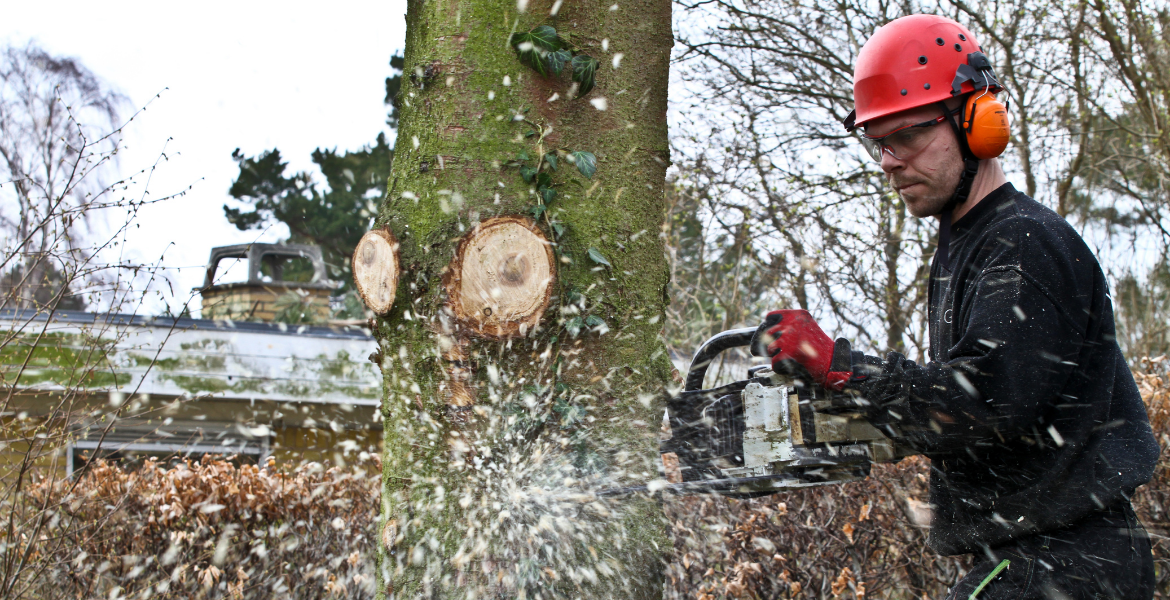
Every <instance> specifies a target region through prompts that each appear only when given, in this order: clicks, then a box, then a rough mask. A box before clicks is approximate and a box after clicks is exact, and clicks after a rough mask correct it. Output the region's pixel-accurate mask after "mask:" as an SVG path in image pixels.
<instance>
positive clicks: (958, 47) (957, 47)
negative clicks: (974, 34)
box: [955, 44, 963, 52]
mask: <svg viewBox="0 0 1170 600" xmlns="http://www.w3.org/2000/svg"><path fill="white" fill-rule="evenodd" d="M962 51H963V47H962V46H960V45H958V44H955V52H962Z"/></svg>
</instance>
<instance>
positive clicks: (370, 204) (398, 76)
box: [223, 55, 403, 317]
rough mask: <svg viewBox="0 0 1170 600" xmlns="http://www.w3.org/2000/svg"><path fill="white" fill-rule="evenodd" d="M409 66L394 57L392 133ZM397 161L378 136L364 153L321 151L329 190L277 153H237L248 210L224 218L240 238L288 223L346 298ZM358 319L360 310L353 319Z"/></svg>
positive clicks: (235, 194) (236, 191)
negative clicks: (315, 249) (359, 248)
mask: <svg viewBox="0 0 1170 600" xmlns="http://www.w3.org/2000/svg"><path fill="white" fill-rule="evenodd" d="M402 65H403V62H402V57H401V56H398V55H394V56H392V57H390V67H391V68H392V69H394V71H395V72H394V74H393V75H391V76H390V77H387V78H386V98H385V102H386V104H387V106H389V107H390V109H389V113H388V115H387V119H386V124H387V125H388V126H389V127H390V128H391V129H396V128H397V127H398V109H397V107H396V106H395V100H396V98H397V95H398V90H399V89H400V88H401V86H402ZM393 157H394V149H393V148H391V147H390V145H389V143H388V142H387V140H386V134H385V133H379V134H378V137H377V139H376V140H375V141H374V143H373V144H371V145H369V146H365V147H363V148H360V149H358V150H350V151H342V152H339V151H337V150H336V149H334V150H323V149H321V148H318V149H316V150H314V151H313V154H312V159H313V164H315V165H317V168H318V169H319V170H320V174H321V176H323V177H324V183H323V184H322V183H321V182H319V180H318V179H317V178H316V177H314V175H313V174H312V173H310V172H307V171H299V172H296V173H292V174H286V170H287V167H288V163H287V162H285V161H284V160H283V158H282V157H281V154H280V150H279V149H277V148H273V149H272V150H268V151H265V152H262V153H260V154H259V155H256V156H247V155H245V154H244V153H243V152H241V151H240V149H239V148H236V150H235V151H234V152H232V159H233V160H235V161H236V163H237V164H239V167H240V172H239V175H237V176H236V179H235V181H233V182H232V186H231V188H230V189H229V190H228V193H229V194H231V196H232V198H234V199H235V200H237V201H239V202H241V203H243V204H244V205H245V206H244V207H242V208H233V207H231V206H228V205H224V207H223V210H224V215H225V216H226V217H227V220H228V221H230V222H231V223H232V224H233V225H235V226H236V227H237V228H239V229H240V230H241V231H247V230H252V229H263V228H266V227H269V226H271V225H273V224H274V223H284V224H285V225H287V226H288V230H289V238H288V239H287V240H285V241H286V242H289V243H305V244H315V245H318V246H320V247H321V251H322V254H323V256H324V258H325V263H326V264H327V265H328V269H329V276H330V277H331V278H333V279H335V280H337V281H340V282H342V283H343V286H342V288H341V290H340V292H339V293H342V294H346V293H347V292H348V291H349V290H350V289H351V287H352V285H351V280H352V277H351V276H350V264H349V262H350V255H351V254H352V253H353V249H354V246H356V245H357V242H358V240H359V239H361V237H362V234H363V233H365V232H366V231H367V230H369V228H370V226H371V224H372V222H373V221H372V219H373V217H374V215H375V213H376V212H377V203H378V201H379V200H380V199H381V197H382V195H383V193H384V192H385V190H386V177H387V175H389V173H390V161H391V159H393ZM297 266H298V265H295V264H290V265H289V266H288V267H287V268H286V272H285V278H286V279H292V280H296V279H298V278H299V277H301V276H306V277H307V276H308V275H310V273H299V272H297ZM304 268H308V267H304ZM353 308H355V309H357V308H358V307H356V306H355V307H353ZM347 312H354V311H347ZM359 315H360V309H358V310H357V314H353V315H347V316H354V317H356V316H359Z"/></svg>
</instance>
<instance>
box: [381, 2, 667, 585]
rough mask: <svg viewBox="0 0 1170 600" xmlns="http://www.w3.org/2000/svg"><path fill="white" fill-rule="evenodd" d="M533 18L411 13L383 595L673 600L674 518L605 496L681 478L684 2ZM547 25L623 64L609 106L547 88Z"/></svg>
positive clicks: (435, 7) (392, 317)
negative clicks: (669, 294)
mask: <svg viewBox="0 0 1170 600" xmlns="http://www.w3.org/2000/svg"><path fill="white" fill-rule="evenodd" d="M520 4H521V6H518V5H516V4H513V3H511V2H506V1H505V2H487V1H485V0H432V1H430V2H423V1H421V0H411V1H410V3H409V6H408V12H407V16H406V18H407V41H406V52H405V54H406V69H405V71H404V72H405V74H406V78H407V80H408V81H404V85H403V88H404V89H403V91H402V93H400V95H399V103H400V107H399V108H400V110H401V121H400V129H399V133H398V142H397V145H396V150H395V158H394V164H393V167H392V170H391V175H390V182H389V186H388V192H387V196H386V200H385V201H384V202H383V204H382V208H381V212H380V215H379V218H378V220H377V226H378V227H383V226H384V227H386V228H387V229H389V230H390V231H391V232H392V234H393V236H394V237H395V238H396V239H397V240H398V242H399V258H400V261H401V263H400V264H401V278H400V279H399V282H398V286H397V289H398V292H397V294H396V297H395V299H394V304H393V306H392V307H391V308H390V310H389V312H387V313H386V314H385V315H383V316H381V317H379V320H378V322H377V327H376V336H377V338H378V340H379V343H380V348H381V349H380V350H379V353H377V354H376V355H375V356H374V357H372V358H374V359H375V360H377V361H379V362H380V363H381V366H382V371H383V374H384V377H385V397H384V404H383V416H384V418H385V447H384V453H385V458H384V461H383V483H384V486H383V505H382V516H381V519H382V521H381V529H380V536H379V537H380V540H381V542H382V544H381V550H382V552H381V562H380V569H379V572H380V577H381V581H380V586H381V589H382V590H383V592H384V593H385V595H386V597H393V598H415V597H428V598H431V597H434V598H496V597H501V598H502V597H507V598H525V597H527V598H556V597H583V598H593V597H597V598H602V597H606V598H658V597H660V596H661V593H662V583H663V566H664V561H665V558H666V557H665V552H666V551H667V549H668V548H669V547H670V546H669V544H668V543H667V540H666V536H665V521H664V519H663V516H662V511H661V506H660V504H659V503H658V502H657V501H656V500H654V499H652V498H647V497H645V496H628V497H620V498H616V499H610V498H599V497H597V496H595V495H593V492H596V491H598V490H600V489H606V488H611V487H614V486H626V485H635V484H643V483H647V482H649V481H651V480H654V479H657V478H659V477H660V475H659V471H658V469H659V467H658V465H659V464H660V461H659V459H658V453H657V443H658V442H657V431H658V424H659V423H660V421H661V418H662V410H663V408H662V403H661V392H662V391H663V390H664V388H665V386H666V385H668V383H669V381H670V374H671V364H670V361H669V358H668V356H667V355H666V352H665V348H664V346H663V344H662V342H661V339H660V337H659V335H660V332H661V328H662V317H663V314H664V310H665V304H666V297H665V290H666V284H667V277H668V271H667V264H666V260H665V259H664V257H663V244H662V240H661V238H660V235H659V234H660V232H661V227H662V220H663V215H664V209H665V203H664V197H663V185H664V178H665V172H666V167H667V164H668V161H669V156H668V149H667V148H668V147H667V137H666V88H667V69H668V64H669V53H670V49H671V45H672V41H673V39H672V36H671V30H670V23H671V15H670V11H671V4H670V1H669V0H633V1H626V0H621V1H620V2H618V3H616V4H613V3H612V2H606V3H597V2H591V1H585V2H565V3H563V4H562V2H561V1H560V0H556V1H555V3H554V2H552V1H545V0H533V1H532V2H531V3H528V2H525V0H520ZM525 4H526V5H527V6H522V5H525ZM611 4H612V6H611ZM520 9H526V10H520ZM558 9H559V13H558V14H555V15H550V13H552V12H555V11H557V10H558ZM542 25H548V26H552V27H554V28H555V29H556V32H557V34H559V36H560V37H561V38H563V40H564V45H565V46H566V48H567V51H568V52H570V53H573V54H577V55H579V56H580V57H582V58H581V61H582V64H587V61H585V60H584V58H583V57H584V56H586V55H587V56H590V57H593V58H595V59H597V61H599V65H600V66H599V67H598V68H597V70H596V87H595V88H594V89H592V90H588V89H586V88H587V87H588V86H581V85H574V84H573V83H572V82H571V80H570V78H571V75H570V73H571V72H572V71H573V69H572V66H570V65H569V64H566V65H565V72H564V73H563V74H562V75H561V76H555V75H552V74H549V75H547V76H541V75H540V74H538V73H537V72H536V71H535V70H534V69H533V68H531V66H529V65H526V64H524V63H522V62H521V58H520V57H519V56H518V54H517V52H516V50H514V48H513V44H512V43H511V42H512V40H513V38H512V37H511V36H512V34H513V33H520V34H524V33H526V32H530V31H532V30H533V29H534V28H536V27H538V26H542ZM517 39H519V38H517ZM557 43H558V44H560V42H557ZM530 47H531V46H524V45H523V44H521V48H520V50H521V51H524V50H526V49H527V48H530ZM619 54H621V55H622V56H618V55H619ZM623 57H624V60H623ZM565 58H566V59H568V58H569V56H568V54H566V55H565ZM574 90H584V91H585V92H586V93H585V94H581V97H579V98H573V96H574ZM578 152H580V153H591V155H592V156H595V157H596V173H590V169H589V167H590V166H591V165H590V162H591V161H590V160H589V159H590V155H587V154H573V153H578ZM586 175H592V176H591V177H586Z"/></svg>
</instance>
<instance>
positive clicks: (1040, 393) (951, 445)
mask: <svg viewBox="0 0 1170 600" xmlns="http://www.w3.org/2000/svg"><path fill="white" fill-rule="evenodd" d="M975 285H976V289H975V290H974V294H973V295H971V296H969V297H970V298H972V300H971V301H970V302H969V305H968V306H965V307H964V310H963V313H964V314H963V315H962V318H963V319H964V327H963V328H962V331H963V332H964V333H963V335H962V337H961V338H960V339H958V341H957V343H956V344H955V346H954V347H952V348H950V349H949V352H946V353H944V354H943V355H945V356H949V357H950V359H949V360H947V361H946V362H931V363H928V364H926V365H918V364H916V363H914V362H913V361H910V360H908V359H906V358H905V357H903V356H902V355H900V354H898V353H894V352H891V353H890V354H889V355H888V356H887V357H886V359H885V360H884V361H882V360H880V359H877V360H873V359H872V358H871V359H868V360H863V361H861V364H857V365H855V366H856V367H857V370H858V372H860V373H862V374H865V375H866V377H865V378H864V379H863V380H862V381H859V382H858V383H857V384H856V389H857V390H858V392H859V393H860V395H861V396H862V397H863V398H865V399H866V400H867V401H868V408H867V412H868V415H867V416H868V417H869V419H870V420H871V422H873V423H874V424H875V425H878V426H879V427H882V428H884V429H886V430H887V431H888V432H889V433H891V434H893V435H895V436H897V437H899V438H900V439H901V440H902V441H903V442H904V443H907V444H908V445H910V446H911V447H913V448H914V449H915V450H917V451H919V452H923V453H925V454H928V455H938V454H946V453H953V452H957V451H961V450H963V449H964V448H967V447H970V446H979V445H986V444H994V443H996V442H997V441H998V442H1004V441H1007V440H1009V439H1018V438H1019V437H1021V436H1033V437H1034V438H1035V437H1048V438H1049V439H1047V440H1044V441H1045V442H1047V443H1052V442H1055V443H1056V444H1057V445H1059V444H1060V443H1061V440H1060V439H1058V438H1059V435H1060V434H1059V433H1058V432H1056V431H1055V429H1050V428H1048V427H1047V425H1046V423H1045V417H1046V416H1047V415H1049V412H1050V409H1051V407H1052V406H1054V405H1055V404H1056V403H1057V401H1058V399H1059V398H1060V397H1061V395H1062V393H1063V392H1064V391H1065V388H1066V386H1067V384H1068V382H1069V380H1070V377H1071V376H1072V373H1073V371H1074V369H1075V368H1076V362H1075V361H1076V360H1077V358H1078V355H1079V352H1080V349H1081V347H1082V345H1083V344H1084V329H1083V328H1084V325H1083V324H1078V323H1075V322H1073V320H1072V319H1071V318H1070V317H1069V315H1068V314H1067V313H1066V312H1065V311H1063V310H1061V307H1059V306H1058V305H1057V304H1056V302H1055V301H1054V298H1052V297H1051V295H1050V294H1049V293H1047V292H1046V291H1045V289H1044V287H1043V286H1042V285H1041V284H1039V282H1037V281H1035V280H1033V279H1032V278H1030V277H1028V276H1027V275H1026V274H1025V273H1024V272H1023V271H1022V270H1021V269H1019V268H1018V267H1015V266H1001V267H993V268H989V269H985V270H984V271H983V272H982V273H981V275H980V277H979V279H978V281H977V282H976V283H975ZM1037 441H1040V440H1037Z"/></svg>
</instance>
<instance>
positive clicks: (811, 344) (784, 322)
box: [751, 310, 853, 391]
mask: <svg viewBox="0 0 1170 600" xmlns="http://www.w3.org/2000/svg"><path fill="white" fill-rule="evenodd" d="M751 347H752V354H755V355H756V356H770V357H772V370H773V371H776V372H779V373H788V372H791V371H792V370H793V369H792V363H793V362H795V363H797V364H799V365H800V366H802V367H804V369H805V370H806V371H808V374H809V376H811V377H812V380H813V381H814V382H816V383H817V384H820V385H821V386H824V387H826V388H828V389H832V390H837V391H840V390H841V389H842V388H844V386H845V383H846V382H847V381H849V380H850V379H851V378H852V377H853V372H852V369H853V365H852V356H851V355H852V350H851V348H850V346H849V341H848V340H845V339H840V340H837V342H836V343H834V342H833V340H832V339H830V338H829V336H827V335H825V332H824V331H822V330H821V326H820V325H817V322H816V321H814V320H813V318H812V315H810V314H809V313H808V311H807V310H774V311H772V312H770V313H768V314H767V316H765V317H764V322H763V323H761V324H760V327H759V329H757V330H756V335H755V336H754V337H753V338H752V345H751Z"/></svg>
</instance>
